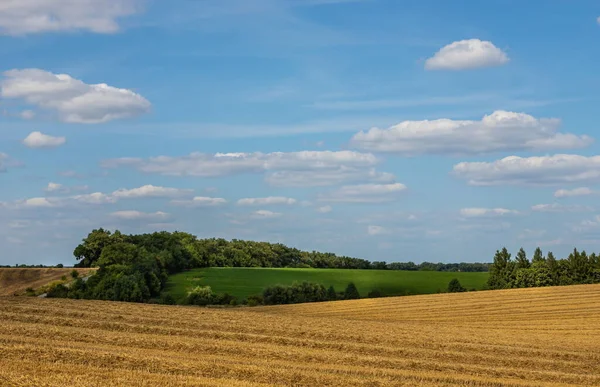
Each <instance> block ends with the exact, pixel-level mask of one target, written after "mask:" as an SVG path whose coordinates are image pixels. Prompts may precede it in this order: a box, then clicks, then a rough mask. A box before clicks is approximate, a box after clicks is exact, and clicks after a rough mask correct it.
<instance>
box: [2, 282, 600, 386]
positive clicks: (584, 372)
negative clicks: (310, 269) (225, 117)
mask: <svg viewBox="0 0 600 387" xmlns="http://www.w3.org/2000/svg"><path fill="white" fill-rule="evenodd" d="M0 385H1V386H228V387H229V386H232V387H234V386H355V385H356V386H417V385H422V386H455V385H460V386H592V385H596V386H597V385H600V286H599V285H582V286H571V287H555V288H537V289H519V290H506V291H488V292H475V293H466V294H440V295H428V296H412V297H398V298H385V299H368V300H357V301H341V302H333V303H319V304H303V305H290V306H277V307H260V308H239V309H228V310H218V309H201V308H196V307H175V306H160V305H142V304H127V303H111V302H102V301H77V300H56V299H54V300H51V299H37V298H24V297H0Z"/></svg>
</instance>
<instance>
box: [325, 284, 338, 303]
mask: <svg viewBox="0 0 600 387" xmlns="http://www.w3.org/2000/svg"><path fill="white" fill-rule="evenodd" d="M327 299H328V300H329V301H335V300H337V299H338V296H337V293H336V292H335V288H334V287H333V285H332V286H330V287H329V289H327Z"/></svg>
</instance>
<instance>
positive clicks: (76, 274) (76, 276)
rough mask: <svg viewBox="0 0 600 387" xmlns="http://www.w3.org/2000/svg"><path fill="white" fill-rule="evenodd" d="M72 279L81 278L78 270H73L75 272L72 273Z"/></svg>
mask: <svg viewBox="0 0 600 387" xmlns="http://www.w3.org/2000/svg"><path fill="white" fill-rule="evenodd" d="M71 278H73V279H77V278H79V272H78V271H77V270H75V269H73V271H71Z"/></svg>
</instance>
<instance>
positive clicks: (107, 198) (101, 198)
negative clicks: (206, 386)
mask: <svg viewBox="0 0 600 387" xmlns="http://www.w3.org/2000/svg"><path fill="white" fill-rule="evenodd" d="M71 199H74V200H76V201H78V202H80V203H84V204H109V203H116V202H117V198H115V197H113V196H111V195H107V194H104V193H102V192H94V193H90V194H85V195H76V196H72V197H71Z"/></svg>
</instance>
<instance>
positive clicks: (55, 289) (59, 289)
mask: <svg viewBox="0 0 600 387" xmlns="http://www.w3.org/2000/svg"><path fill="white" fill-rule="evenodd" d="M68 295H69V288H67V287H66V286H65V285H63V284H55V285H53V286H52V287H50V289H48V292H47V293H46V297H48V298H67V296H68Z"/></svg>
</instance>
